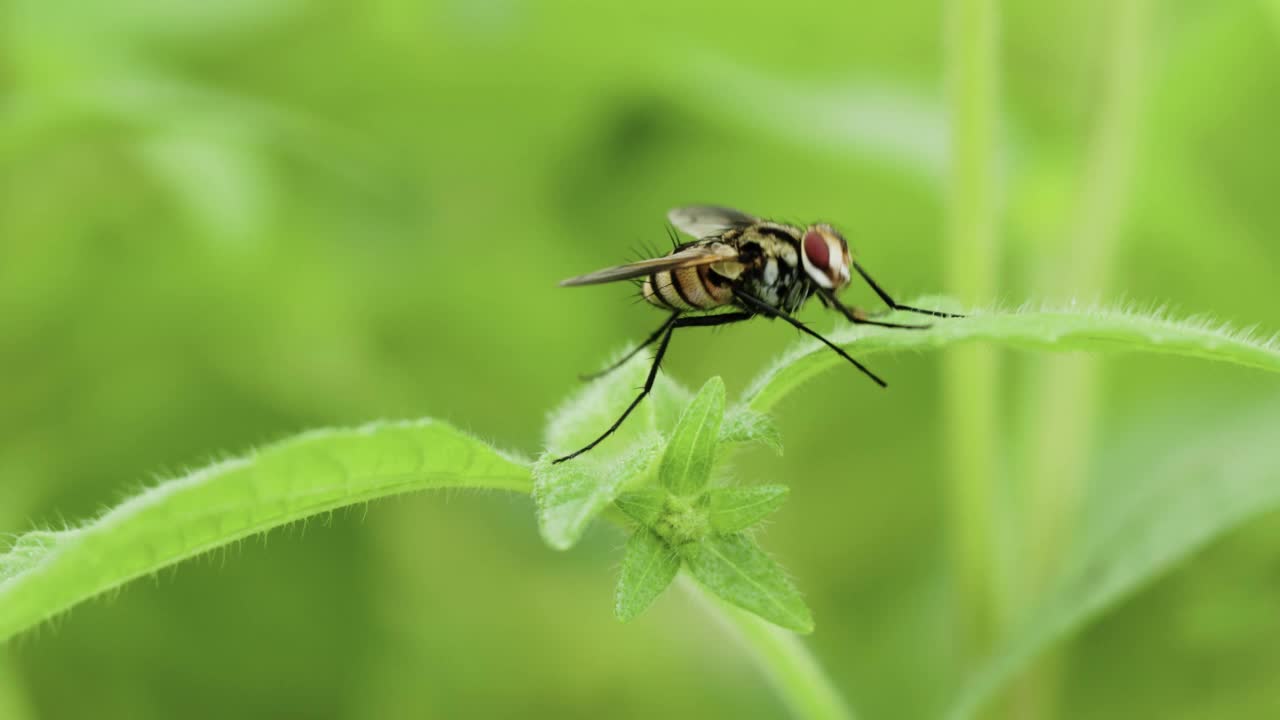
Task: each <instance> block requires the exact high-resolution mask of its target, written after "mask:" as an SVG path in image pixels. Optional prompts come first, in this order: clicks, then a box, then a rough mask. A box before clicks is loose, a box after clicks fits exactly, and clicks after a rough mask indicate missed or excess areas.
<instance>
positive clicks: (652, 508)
mask: <svg viewBox="0 0 1280 720" xmlns="http://www.w3.org/2000/svg"><path fill="white" fill-rule="evenodd" d="M667 495H668V493H667V491H666V490H664V489H662V488H660V487H650V488H642V489H640V490H632V491H631V492H624V493H622V494H621V495H619V496H618V500H617V503H618V509H619V510H621V511H622V512H623V513H625V514H626V515H627V517H629V518H631V519H632V520H635V521H636V522H638V523H640V524H641V525H643V526H644V527H647V528H652V527H653V526H654V525H655V524H656V523H657V522H658V519H659V518H661V517H662V511H663V510H664V509H666V504H667Z"/></svg>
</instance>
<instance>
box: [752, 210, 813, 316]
mask: <svg viewBox="0 0 1280 720" xmlns="http://www.w3.org/2000/svg"><path fill="white" fill-rule="evenodd" d="M798 233H799V229H798V228H793V227H791V226H788V225H780V224H777V223H760V224H759V225H757V226H755V227H753V228H751V229H749V230H748V231H746V232H745V233H744V234H743V239H742V241H741V243H740V244H739V246H738V258H739V260H740V261H741V263H742V264H743V266H744V270H743V272H742V273H741V275H740V276H739V278H738V282H739V284H740V286H741V287H742V289H743V290H744V291H746V292H748V293H750V294H751V295H753V296H754V297H757V298H759V299H760V300H763V301H764V302H765V303H767V304H769V305H771V306H773V307H776V308H779V309H782V310H785V311H787V312H795V311H796V310H797V309H799V307H800V306H801V305H803V304H804V301H805V300H806V299H807V298H808V295H809V290H808V285H807V280H806V279H805V276H804V273H803V270H802V269H801V267H800V262H801V261H800V251H799V249H798V245H797V239H796V238H797V234H798Z"/></svg>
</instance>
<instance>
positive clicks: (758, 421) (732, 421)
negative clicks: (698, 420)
mask: <svg viewBox="0 0 1280 720" xmlns="http://www.w3.org/2000/svg"><path fill="white" fill-rule="evenodd" d="M720 443H721V445H729V444H731V443H732V444H739V443H760V444H761V445H764V446H765V447H767V448H769V449H770V450H772V451H774V452H775V453H777V454H779V455H781V454H782V434H781V433H780V432H778V426H777V425H774V423H773V418H771V417H769V416H768V415H765V414H764V413H758V412H756V411H754V410H752V409H751V408H749V407H747V406H745V405H735V406H734V407H733V408H731V409H730V410H729V411H728V412H726V413H725V416H724V424H723V425H721V426H720Z"/></svg>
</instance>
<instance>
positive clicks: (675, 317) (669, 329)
mask: <svg viewBox="0 0 1280 720" xmlns="http://www.w3.org/2000/svg"><path fill="white" fill-rule="evenodd" d="M754 314H755V313H751V312H734V313H724V314H722V315H699V316H696V317H680V313H672V315H671V317H669V318H667V321H666V322H664V323H663V324H662V327H660V328H658V332H656V333H654V334H653V336H652V337H651V338H650V339H649V340H646V341H645V345H648V344H650V343H652V342H653V339H654V338H661V340H659V341H658V350H657V352H655V353H654V354H653V365H651V366H650V367H649V377H648V378H646V379H645V381H644V389H643V390H641V391H640V394H639V395H637V396H636V399H635V400H632V401H631V404H630V405H628V406H627V409H626V410H623V411H622V416H621V417H619V418H618V419H617V420H615V421H614V423H613V424H612V425H610V426H609V429H608V430H605V431H604V433H603V434H602V435H600V437H598V438H596V439H595V440H592V441H591V443H590V444H589V445H587V446H586V447H584V448H582V449H581V450H578V451H577V452H575V453H571V454H569V455H565V456H564V457H561V458H556V459H555V460H553V461H552V464H555V463H562V462H564V461H565V460H571V459H573V458H576V457H578V456H579V455H581V454H582V453H584V452H586V451H588V450H590V449H591V448H593V447H595V446H596V445H599V444H600V442H601V441H602V440H604V439H605V438H607V437H609V436H610V435H612V434H613V433H614V432H615V431H616V430H617V429H618V428H619V427H622V421H624V420H626V419H627V416H628V415H630V414H631V411H632V410H635V409H636V406H637V405H639V404H640V401H641V400H644V398H645V396H646V395H648V394H649V391H650V390H652V389H653V382H654V380H655V379H657V377H658V366H659V365H661V364H662V357H663V356H664V355H666V354H667V345H669V344H670V343H671V334H672V333H673V332H675V330H676V328H682V327H713V326H716V325H728V324H730V323H735V322H741V321H743V320H748V319H750V318H751V317H752V316H754ZM641 347H643V346H641ZM638 351H639V348H637V349H636V352H638ZM634 354H635V352H632V353H631V354H630V355H628V356H627V357H628V358H629V357H631V355H634ZM624 362H625V361H624ZM609 369H610V370H612V369H613V368H609ZM605 372H608V370H606V371H605Z"/></svg>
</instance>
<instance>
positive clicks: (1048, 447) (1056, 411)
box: [1012, 0, 1150, 717]
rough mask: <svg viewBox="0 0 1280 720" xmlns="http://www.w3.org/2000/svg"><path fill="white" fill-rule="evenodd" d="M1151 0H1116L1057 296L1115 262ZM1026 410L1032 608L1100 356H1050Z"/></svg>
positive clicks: (1066, 513)
mask: <svg viewBox="0 0 1280 720" xmlns="http://www.w3.org/2000/svg"><path fill="white" fill-rule="evenodd" d="M1149 10H1150V8H1149V2H1148V0H1118V1H1117V2H1116V3H1115V4H1114V5H1113V6H1112V11H1111V15H1110V17H1109V20H1110V25H1111V27H1110V37H1109V41H1108V47H1107V51H1106V61H1105V63H1104V64H1103V66H1102V68H1101V71H1100V73H1099V74H1100V75H1101V77H1102V88H1101V93H1100V95H1101V97H1100V98H1099V102H1098V110H1097V113H1096V125H1095V128H1094V131H1093V133H1092V137H1091V138H1090V140H1089V144H1088V156H1087V157H1088V161H1087V165H1086V167H1085V170H1084V173H1083V174H1082V176H1081V181H1080V194H1079V198H1078V200H1077V202H1076V207H1075V211H1074V212H1073V213H1072V217H1073V218H1074V219H1075V222H1074V223H1073V226H1072V227H1071V228H1070V229H1069V230H1068V232H1066V233H1064V234H1063V237H1062V239H1061V240H1060V242H1059V246H1058V247H1048V248H1045V252H1044V257H1045V262H1044V263H1043V265H1042V267H1041V268H1040V272H1039V277H1038V278H1037V281H1036V287H1039V288H1044V289H1045V292H1047V293H1049V294H1052V295H1054V296H1063V295H1074V296H1083V297H1086V298H1089V297H1097V296H1099V295H1101V294H1102V293H1103V292H1104V291H1105V289H1106V287H1107V285H1108V280H1109V278H1110V275H1111V269H1112V265H1113V264H1114V258H1115V251H1116V245H1117V243H1116V240H1117V236H1118V235H1119V231H1120V226H1121V224H1122V222H1123V220H1124V216H1125V210H1126V205H1127V203H1128V198H1129V188H1130V185H1131V177H1132V174H1133V162H1134V155H1135V151H1134V146H1135V138H1136V136H1137V134H1138V129H1137V125H1138V121H1139V117H1140V109H1141V105H1142V95H1143V93H1142V87H1143V85H1144V77H1145V71H1144V68H1145V62H1144V60H1145V54H1146V53H1145V47H1146V28H1147V25H1148V17H1149V15H1150V12H1149ZM1032 382H1033V383H1034V384H1033V387H1032V388H1031V389H1030V392H1029V393H1028V396H1029V398H1030V406H1029V410H1028V414H1027V417H1028V419H1029V421H1030V422H1028V425H1029V426H1030V427H1034V428H1037V429H1036V430H1035V431H1034V432H1033V434H1032V435H1031V438H1030V441H1029V442H1028V443H1027V450H1028V454H1027V458H1026V460H1025V461H1024V462H1023V463H1022V466H1023V468H1024V470H1023V474H1022V478H1023V481H1024V482H1026V483H1028V484H1029V493H1028V495H1027V496H1028V498H1029V501H1028V503H1027V507H1026V512H1025V514H1024V517H1025V521H1024V525H1023V531H1022V532H1021V537H1022V539H1023V542H1022V543H1021V546H1022V548H1023V549H1024V550H1023V558H1022V560H1021V562H1020V566H1021V567H1022V568H1024V571H1023V573H1022V577H1020V578H1019V579H1018V580H1019V586H1020V587H1019V592H1018V594H1019V596H1021V597H1022V598H1023V601H1022V602H1021V603H1019V604H1020V607H1018V608H1017V610H1018V611H1019V612H1026V611H1027V610H1029V609H1030V608H1029V605H1030V603H1031V602H1033V601H1034V598H1035V597H1037V596H1038V595H1039V594H1040V593H1042V592H1043V591H1044V590H1045V588H1046V587H1047V586H1048V584H1049V582H1050V581H1051V580H1052V578H1053V576H1054V575H1055V574H1056V572H1057V571H1058V570H1059V568H1060V566H1061V560H1062V555H1063V553H1064V551H1065V550H1066V547H1067V545H1068V543H1069V541H1070V539H1071V536H1072V534H1073V532H1074V528H1075V525H1076V521H1077V518H1078V515H1079V508H1080V504H1081V502H1082V499H1083V497H1084V494H1085V491H1086V488H1085V477H1086V474H1087V470H1088V459H1089V458H1090V457H1091V456H1092V454H1093V445H1094V440H1095V438H1094V434H1093V428H1094V427H1095V425H1096V417H1097V409H1098V400H1099V398H1100V397H1101V392H1102V377H1101V373H1100V368H1099V364H1098V362H1097V359H1096V358H1094V357H1075V356H1062V357H1054V358H1047V359H1045V360H1044V361H1043V362H1042V363H1040V364H1038V365H1037V366H1036V367H1035V368H1034V370H1033V375H1032ZM1059 664H1060V663H1058V662H1057V660H1056V659H1053V658H1046V659H1045V660H1042V661H1041V662H1040V663H1038V664H1037V666H1036V668H1035V670H1034V671H1033V672H1032V673H1030V674H1028V675H1027V676H1026V677H1025V678H1023V679H1022V680H1021V681H1019V682H1018V684H1017V685H1015V686H1014V688H1013V691H1012V695H1013V697H1014V698H1015V704H1014V706H1013V710H1014V712H1017V713H1018V716H1019V717H1049V716H1050V714H1051V713H1052V709H1053V706H1054V705H1055V696H1056V686H1057V675H1058V672H1057V669H1056V668H1057V666H1058V665H1059Z"/></svg>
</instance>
